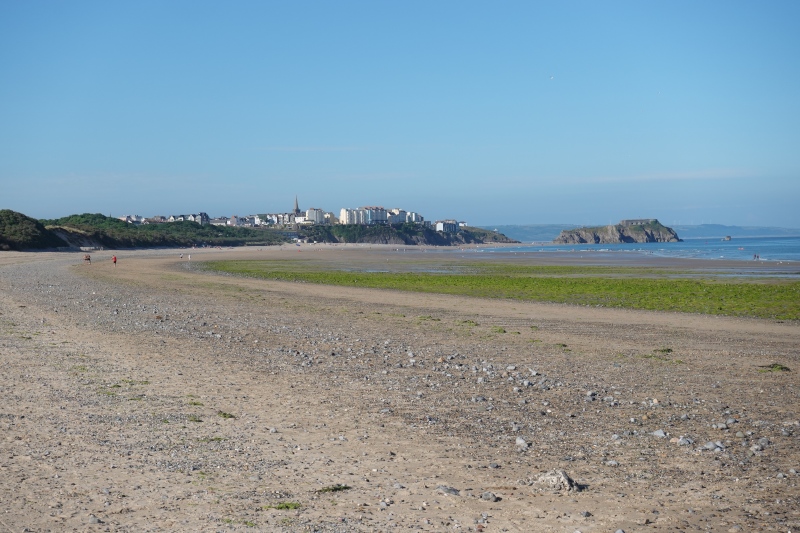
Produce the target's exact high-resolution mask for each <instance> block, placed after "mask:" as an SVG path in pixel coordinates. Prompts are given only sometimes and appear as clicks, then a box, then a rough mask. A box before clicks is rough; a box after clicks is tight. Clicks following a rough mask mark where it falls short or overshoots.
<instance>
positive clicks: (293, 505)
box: [262, 502, 302, 511]
mask: <svg viewBox="0 0 800 533" xmlns="http://www.w3.org/2000/svg"><path fill="white" fill-rule="evenodd" d="M301 507H302V505H301V504H300V502H281V503H278V504H275V505H265V506H264V507H262V509H277V510H279V511H287V510H293V509H300V508H301Z"/></svg>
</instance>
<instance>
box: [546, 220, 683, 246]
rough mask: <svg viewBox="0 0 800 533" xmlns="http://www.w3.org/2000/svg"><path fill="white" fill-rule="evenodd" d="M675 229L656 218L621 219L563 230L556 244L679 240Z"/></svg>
mask: <svg viewBox="0 0 800 533" xmlns="http://www.w3.org/2000/svg"><path fill="white" fill-rule="evenodd" d="M680 240H681V239H680V238H679V237H678V234H677V233H675V230H673V229H672V228H668V227H667V226H664V225H663V224H661V223H660V222H659V221H658V220H656V219H654V218H651V219H634V220H621V221H620V222H619V224H614V225H608V226H596V227H586V228H575V229H571V230H563V231H562V232H561V234H560V235H559V236H558V237H556V238H555V239H554V240H553V242H554V243H556V244H583V243H594V244H618V243H626V242H680Z"/></svg>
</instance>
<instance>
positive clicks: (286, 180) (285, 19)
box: [0, 0, 800, 228]
mask: <svg viewBox="0 0 800 533" xmlns="http://www.w3.org/2000/svg"><path fill="white" fill-rule="evenodd" d="M798 20H800V2H796V1H794V0H792V1H770V2H751V1H748V2H738V1H703V2H696V1H670V2H642V1H631V2H618V1H604V2H597V1H591V2H589V1H587V2H575V1H572V2H570V1H566V2H534V1H524V2H468V1H435V2H431V1H404V2H388V1H385V2H384V1H374V0H373V1H364V2H351V1H347V0H337V1H336V2H330V1H326V2H310V1H302V0H298V1H291V2H269V1H258V2H247V1H234V2H218V1H213V2H206V1H198V0H192V1H163V0H160V1H155V2H150V1H137V2H107V1H102V2H85V1H70V2H55V1H52V2H43V1H37V0H30V1H25V2H11V1H9V2H0V208H8V209H13V210H15V211H20V212H22V213H25V214H27V215H29V216H33V217H36V218H54V217H60V216H65V215H68V214H73V213H83V212H91V213H98V212H99V213H103V214H107V215H109V214H110V215H113V216H119V215H124V214H140V215H144V216H152V215H157V214H162V215H170V214H179V213H193V212H198V211H206V212H208V213H209V214H210V215H212V216H220V215H225V216H230V215H232V214H238V215H245V214H253V213H265V212H283V211H288V210H289V209H291V208H292V207H293V205H294V198H295V195H297V196H298V198H299V200H300V207H301V208H308V207H318V208H322V209H325V210H329V211H334V212H336V213H338V211H339V209H341V208H342V207H360V206H364V205H382V206H384V207H387V208H390V207H401V208H404V209H407V210H412V211H416V212H419V213H421V214H422V215H423V216H425V217H426V218H428V219H438V218H457V219H459V220H465V221H467V222H468V223H470V224H473V225H491V224H535V223H574V224H600V223H608V222H616V221H617V220H619V219H622V218H634V217H657V218H659V219H660V220H661V221H662V222H664V223H666V224H678V223H680V224H692V223H694V224H700V223H702V222H705V223H721V224H739V225H767V226H769V225H771V226H784V227H795V228H797V227H800V208H799V207H798V205H800V32H798V31H797V21H798Z"/></svg>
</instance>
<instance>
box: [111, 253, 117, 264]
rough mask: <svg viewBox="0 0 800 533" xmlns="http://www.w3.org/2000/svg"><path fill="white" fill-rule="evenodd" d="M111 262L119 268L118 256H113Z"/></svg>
mask: <svg viewBox="0 0 800 533" xmlns="http://www.w3.org/2000/svg"><path fill="white" fill-rule="evenodd" d="M111 262H112V263H114V266H117V256H116V255H113V256H111Z"/></svg>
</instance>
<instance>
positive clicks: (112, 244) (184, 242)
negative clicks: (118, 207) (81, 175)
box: [40, 213, 288, 248]
mask: <svg viewBox="0 0 800 533" xmlns="http://www.w3.org/2000/svg"><path fill="white" fill-rule="evenodd" d="M40 222H41V223H42V224H44V225H45V226H46V227H47V230H48V231H50V232H51V233H55V232H58V233H60V234H62V235H64V236H65V238H67V239H69V240H72V239H84V240H89V241H91V242H94V243H97V244H99V245H102V246H105V247H107V248H154V247H162V246H178V247H180V246H202V245H207V246H244V245H250V246H267V245H272V244H281V243H283V242H288V238H287V237H286V236H285V235H284V234H283V233H281V232H278V231H274V230H271V229H260V228H259V229H257V228H232V227H227V226H211V225H208V224H205V225H200V224H198V223H196V222H189V221H182V222H169V223H164V224H143V225H135V224H128V223H127V222H123V221H121V220H119V219H116V218H111V217H107V216H104V215H101V214H91V213H84V214H82V215H70V216H68V217H63V218H58V219H53V220H41V221H40ZM60 246H65V243H64V242H63V241H62V243H61V245H60Z"/></svg>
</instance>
